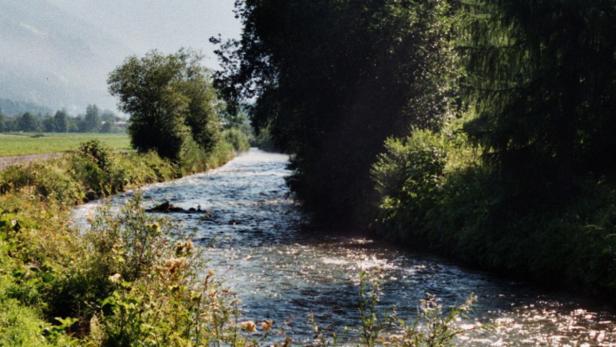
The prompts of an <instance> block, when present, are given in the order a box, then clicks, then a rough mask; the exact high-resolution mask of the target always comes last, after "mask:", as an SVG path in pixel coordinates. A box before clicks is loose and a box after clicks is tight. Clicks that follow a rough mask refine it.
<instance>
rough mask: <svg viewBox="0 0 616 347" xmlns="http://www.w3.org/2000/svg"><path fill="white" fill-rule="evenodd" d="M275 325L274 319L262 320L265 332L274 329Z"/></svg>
mask: <svg viewBox="0 0 616 347" xmlns="http://www.w3.org/2000/svg"><path fill="white" fill-rule="evenodd" d="M273 325H274V321H272V320H266V321H263V322H261V330H263V331H264V332H268V331H270V330H272V326H273Z"/></svg>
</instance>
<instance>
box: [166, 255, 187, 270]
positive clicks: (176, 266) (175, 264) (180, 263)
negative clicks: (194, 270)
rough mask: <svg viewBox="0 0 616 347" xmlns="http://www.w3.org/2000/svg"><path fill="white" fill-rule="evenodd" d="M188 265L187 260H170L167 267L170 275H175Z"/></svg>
mask: <svg viewBox="0 0 616 347" xmlns="http://www.w3.org/2000/svg"><path fill="white" fill-rule="evenodd" d="M187 265H188V262H187V260H186V258H170V259H167V261H166V262H165V267H166V268H167V271H169V273H171V274H174V273H176V272H178V271H180V270H182V269H183V268H185V267H186V266H187Z"/></svg>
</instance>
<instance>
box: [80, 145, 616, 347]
mask: <svg viewBox="0 0 616 347" xmlns="http://www.w3.org/2000/svg"><path fill="white" fill-rule="evenodd" d="M287 163H288V157H287V156H285V155H281V154H272V153H265V152H262V151H259V150H256V149H252V150H251V151H250V152H248V153H246V154H244V155H242V156H239V157H238V158H236V159H235V160H233V161H231V162H230V163H228V164H227V165H225V166H224V167H222V168H219V169H217V170H213V171H210V172H208V173H205V174H198V175H194V176H190V177H185V178H182V179H180V180H177V181H173V182H168V183H163V184H156V185H152V186H149V187H147V188H145V189H144V190H143V193H144V201H145V202H146V204H148V206H154V205H155V204H157V203H159V202H161V201H163V200H168V201H170V202H171V203H172V204H173V205H176V206H179V207H182V208H185V209H189V208H191V207H192V208H197V207H201V208H203V209H205V210H207V211H208V212H209V214H208V215H207V216H206V217H205V216H202V215H196V214H195V215H190V214H170V215H167V217H169V218H171V219H172V220H173V221H176V222H177V223H178V225H181V228H182V229H183V230H186V233H187V235H188V234H190V235H194V242H195V243H197V244H199V245H201V247H202V248H203V249H204V251H205V252H204V253H205V255H206V257H207V259H208V264H209V266H210V267H211V268H213V269H214V270H215V271H216V273H217V274H218V277H219V278H220V279H221V280H222V281H223V282H224V283H225V285H226V286H228V287H230V288H231V289H233V290H234V291H236V292H237V293H238V297H239V298H240V300H241V302H242V311H243V315H244V316H245V318H247V319H255V320H261V319H273V320H275V321H276V324H277V325H278V326H285V327H286V329H287V332H288V333H290V334H291V335H293V336H300V337H302V338H309V337H310V334H311V330H310V323H309V321H308V316H309V315H310V314H311V313H312V314H314V316H315V319H316V321H317V322H318V323H319V324H320V325H322V326H333V327H336V328H337V329H340V330H342V328H343V327H345V326H357V319H358V312H357V303H358V288H357V284H358V279H359V273H360V272H361V271H375V272H376V273H378V275H377V276H379V277H380V280H381V282H382V292H383V295H382V301H381V308H382V310H383V312H387V310H388V308H389V307H392V306H396V308H397V312H398V314H399V315H400V316H401V317H406V318H413V317H414V316H415V315H416V312H417V305H418V303H419V301H420V300H421V299H422V298H424V297H425V295H426V293H431V294H435V295H437V296H438V297H439V299H440V300H441V303H442V304H443V305H445V306H451V305H457V304H460V303H462V302H463V301H464V300H465V298H466V297H467V296H468V295H469V294H471V293H475V294H476V295H477V297H478V300H479V301H478V303H477V304H476V306H475V309H474V313H473V316H472V317H471V318H470V319H469V320H468V321H466V322H462V323H464V325H465V326H467V327H472V326H477V325H478V324H480V323H481V324H485V323H491V324H493V325H492V327H491V328H490V330H484V331H483V332H470V333H469V335H468V336H467V337H465V338H464V339H462V340H460V341H459V342H460V343H465V344H469V345H486V346H491V345H531V346H532V345H537V344H572V345H579V344H582V343H583V342H588V343H589V344H591V345H606V346H607V345H611V344H616V324H615V322H616V316H615V315H614V314H613V313H612V312H610V311H609V310H608V309H598V308H596V307H597V306H596V305H595V306H593V305H591V304H588V303H585V302H584V301H582V300H579V299H576V298H575V297H571V296H566V295H556V294H550V293H547V292H543V291H541V290H538V289H534V288H532V287H530V286H528V285H526V284H524V283H521V282H517V281H508V280H504V279H500V278H496V277H493V276H491V275H489V274H485V273H481V272H476V271H470V270H467V269H465V268H463V267H460V266H457V265H455V264H452V263H449V262H446V261H443V260H442V259H438V258H434V257H430V256H426V255H418V254H414V253H409V252H405V251H403V250H398V249H395V248H393V247H391V245H386V244H381V243H377V242H374V241H372V240H370V239H368V238H364V237H353V236H346V235H345V236H337V235H336V233H331V232H325V231H324V232H302V223H304V222H305V217H304V216H303V215H302V213H301V212H300V210H299V208H298V206H297V205H296V203H295V201H293V200H292V198H290V194H289V191H288V188H287V187H286V185H285V181H284V178H285V177H286V176H287V175H289V174H290V171H288V170H287ZM125 199H126V196H118V197H116V198H114V200H113V203H114V204H117V205H119V204H121V203H122V201H124V200H125ZM94 206H95V205H85V206H82V207H80V208H78V209H77V210H76V212H75V215H76V219H79V218H80V217H81V218H82V219H83V216H85V215H86V214H87V212H88V211H89V210H91V209H92V208H94ZM377 270H378V271H377ZM479 331H481V330H479Z"/></svg>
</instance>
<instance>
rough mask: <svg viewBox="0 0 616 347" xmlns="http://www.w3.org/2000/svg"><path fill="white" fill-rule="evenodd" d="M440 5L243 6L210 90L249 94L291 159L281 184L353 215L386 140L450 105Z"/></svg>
mask: <svg viewBox="0 0 616 347" xmlns="http://www.w3.org/2000/svg"><path fill="white" fill-rule="evenodd" d="M450 10H451V7H450V6H449V5H447V3H446V2H442V1H432V0H430V1H422V2H400V1H393V0H391V1H380V0H379V1H372V0H370V1H362V2H357V1H349V0H346V1H326V0H317V1H282V0H266V1H252V0H249V1H246V2H244V3H238V14H239V16H240V17H241V18H242V20H243V22H244V33H243V36H242V38H241V40H240V41H238V42H226V43H223V42H220V41H219V40H217V39H215V40H214V41H215V42H219V43H221V46H220V47H221V49H220V50H219V52H218V53H219V55H220V57H221V62H222V63H223V66H224V67H225V70H224V71H222V72H220V73H218V74H217V75H216V81H217V86H218V87H219V88H220V90H221V92H222V93H223V95H224V96H225V97H226V99H227V100H228V101H229V103H230V105H234V102H237V101H238V100H241V99H242V98H245V99H251V98H254V97H256V104H255V105H254V107H253V108H252V117H253V118H252V121H253V125H254V126H255V128H256V129H257V131H259V130H260V129H264V128H268V130H269V131H271V133H272V134H273V137H274V140H275V141H276V143H277V144H278V146H279V147H281V148H283V149H284V150H286V151H288V152H291V153H293V154H294V159H293V164H292V165H293V167H294V168H295V172H296V175H295V176H294V177H293V178H292V179H291V180H290V183H291V185H292V187H293V188H294V190H295V191H296V192H297V193H298V195H299V197H300V198H301V199H302V200H303V201H304V203H305V204H306V205H308V206H311V207H312V208H313V210H315V211H318V212H323V213H319V214H320V215H321V216H324V217H330V216H331V217H336V218H337V217H344V216H349V215H355V216H359V215H362V211H361V207H359V206H361V205H364V204H365V203H366V201H367V200H368V196H369V194H370V192H371V187H370V178H369V167H370V165H371V164H372V162H373V161H374V160H375V157H376V155H377V154H378V153H379V152H380V151H381V150H382V148H383V142H384V140H385V138H386V137H387V136H390V135H402V134H404V133H406V132H408V130H409V129H410V128H411V127H412V126H416V127H425V128H438V127H439V125H440V122H441V119H442V117H443V115H444V114H445V112H444V110H445V109H446V107H447V104H448V99H447V96H448V93H449V91H448V85H447V83H448V80H447V79H446V76H448V75H449V74H450V71H449V70H448V69H449V67H450V66H451V59H453V56H452V55H450V54H448V52H450V46H449V40H448V35H449V32H450V28H449V25H448V23H447V22H445V21H441V20H439V19H440V18H441V17H442V16H443V15H445V14H446V13H447V12H449V11H450Z"/></svg>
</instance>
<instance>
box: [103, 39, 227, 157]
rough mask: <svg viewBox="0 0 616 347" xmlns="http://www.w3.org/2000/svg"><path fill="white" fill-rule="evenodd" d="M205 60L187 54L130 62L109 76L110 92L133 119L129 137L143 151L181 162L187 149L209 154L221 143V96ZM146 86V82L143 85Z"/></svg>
mask: <svg viewBox="0 0 616 347" xmlns="http://www.w3.org/2000/svg"><path fill="white" fill-rule="evenodd" d="M200 60H201V57H200V56H198V55H196V54H194V53H189V52H186V51H183V50H181V51H179V52H178V53H176V54H172V55H162V54H160V53H158V52H156V51H153V52H150V53H148V54H147V55H146V56H145V57H143V58H141V59H140V58H137V57H134V56H133V57H130V58H128V59H127V60H126V61H125V62H124V64H123V65H121V66H119V67H118V68H117V69H116V70H115V71H113V72H112V73H111V75H110V76H109V89H110V91H111V93H112V94H113V95H116V96H119V98H120V108H121V109H122V110H123V111H124V112H127V113H129V114H130V115H131V119H130V125H129V133H130V135H131V141H132V144H133V146H134V147H135V148H136V149H137V150H138V151H140V152H148V151H150V150H154V151H156V152H157V153H158V154H159V155H160V156H162V157H164V158H168V159H172V160H175V161H180V160H181V159H182V158H181V153H182V150H183V146H184V145H185V144H186V143H187V142H191V141H192V142H195V143H197V144H198V145H199V146H200V148H201V150H203V151H204V152H205V153H206V154H207V153H208V152H210V151H212V150H213V148H214V147H215V146H216V143H217V142H218V141H219V140H218V137H219V119H218V114H217V111H216V107H215V105H216V95H215V92H214V90H213V88H212V87H211V86H210V82H209V77H208V74H207V71H206V70H205V68H203V67H202V66H201V65H199V64H200ZM144 81H145V82H144Z"/></svg>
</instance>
